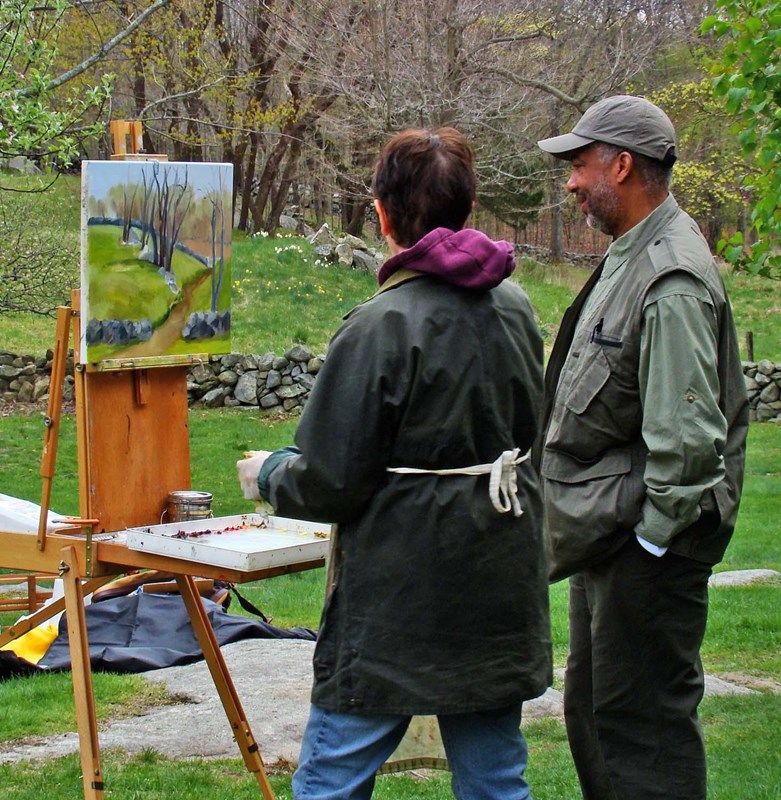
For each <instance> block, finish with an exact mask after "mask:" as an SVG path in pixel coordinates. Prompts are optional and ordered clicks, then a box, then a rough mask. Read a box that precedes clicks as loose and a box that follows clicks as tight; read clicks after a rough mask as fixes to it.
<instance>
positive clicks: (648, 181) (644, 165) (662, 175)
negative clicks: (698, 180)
mask: <svg viewBox="0 0 781 800" xmlns="http://www.w3.org/2000/svg"><path fill="white" fill-rule="evenodd" d="M593 146H594V148H595V149H596V151H597V152H598V153H599V158H600V160H601V161H602V163H603V164H604V163H607V162H608V161H611V160H612V159H614V158H615V157H616V156H617V155H618V154H619V153H623V152H627V153H629V154H630V155H631V156H632V161H633V163H634V165H635V169H636V170H637V172H638V173H639V175H640V179H641V181H642V182H643V186H644V187H645V189H646V190H647V191H648V192H650V193H652V194H658V193H662V192H669V191H670V186H671V185H672V180H673V168H672V165H670V166H668V167H666V166H665V165H664V164H662V162H661V161H658V160H657V159H655V158H649V157H648V156H644V155H643V154H642V153H636V152H635V151H634V150H630V149H629V148H628V147H619V146H618V145H616V144H608V143H607V142H594V145H593Z"/></svg>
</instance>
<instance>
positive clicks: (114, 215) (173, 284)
mask: <svg viewBox="0 0 781 800" xmlns="http://www.w3.org/2000/svg"><path fill="white" fill-rule="evenodd" d="M232 186H233V165H231V164H203V163H184V162H166V161H156V160H150V161H85V162H83V163H82V225H81V237H82V238H81V242H82V247H81V342H80V356H81V357H80V361H81V362H82V363H90V364H99V363H103V364H110V363H116V364H118V365H125V366H126V365H128V364H131V365H132V363H133V362H136V363H138V364H139V365H145V364H148V363H150V359H152V363H153V361H154V359H165V360H166V362H167V363H170V362H171V361H174V362H175V361H176V359H177V357H181V358H182V360H185V359H186V358H187V357H191V356H192V355H194V354H217V353H229V352H230V284H231V280H230V250H231V231H232Z"/></svg>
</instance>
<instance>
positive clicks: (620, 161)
mask: <svg viewBox="0 0 781 800" xmlns="http://www.w3.org/2000/svg"><path fill="white" fill-rule="evenodd" d="M613 165H614V167H613V168H614V170H615V177H616V181H617V182H618V183H623V182H624V181H626V180H627V178H629V176H630V175H631V174H632V171H633V170H634V166H635V162H634V159H633V158H632V154H631V153H628V152H627V151H626V150H624V151H623V152H621V153H619V154H618V157H617V158H616V160H615V161H614V162H613Z"/></svg>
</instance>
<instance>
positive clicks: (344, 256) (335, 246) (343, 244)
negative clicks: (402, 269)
mask: <svg viewBox="0 0 781 800" xmlns="http://www.w3.org/2000/svg"><path fill="white" fill-rule="evenodd" d="M309 243H310V244H312V245H314V253H315V255H316V256H317V257H318V258H322V259H325V260H326V261H330V262H333V263H335V264H338V265H339V266H341V267H345V268H347V269H358V270H363V271H364V272H369V273H371V274H372V275H376V274H377V272H378V271H379V269H380V267H381V266H382V263H383V261H384V260H385V256H384V255H383V254H382V253H381V252H380V251H379V250H377V249H376V248H374V247H369V245H367V244H366V242H364V241H363V239H359V238H358V237H357V236H350V235H349V234H344V235H343V236H335V235H334V234H333V233H331V230H330V228H329V227H328V225H327V224H325V225H323V226H322V227H321V228H320V229H319V230H318V231H317V232H316V233H313V234H312V235H311V236H310V237H309Z"/></svg>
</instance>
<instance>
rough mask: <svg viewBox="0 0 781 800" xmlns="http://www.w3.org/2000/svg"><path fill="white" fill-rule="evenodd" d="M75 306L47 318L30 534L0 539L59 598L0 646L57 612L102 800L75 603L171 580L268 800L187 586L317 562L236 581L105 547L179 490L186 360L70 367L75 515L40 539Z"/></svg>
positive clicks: (185, 467) (87, 781) (89, 788)
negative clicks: (46, 390) (58, 588)
mask: <svg viewBox="0 0 781 800" xmlns="http://www.w3.org/2000/svg"><path fill="white" fill-rule="evenodd" d="M79 306H80V295H79V293H78V292H74V294H73V297H72V306H71V307H70V308H68V307H64V306H63V307H60V308H59V309H58V313H57V327H56V336H55V348H54V358H53V365H52V377H51V388H50V394H49V404H48V408H47V415H46V417H45V419H44V424H45V433H44V445H43V455H42V459H41V477H42V479H43V483H42V490H41V516H40V520H39V525H38V531H37V534H32V533H16V532H10V531H2V530H0V562H1V564H0V565H2V566H3V567H6V568H9V569H16V570H25V571H28V572H35V573H45V574H50V575H53V576H54V575H59V576H60V577H61V578H62V580H63V585H64V595H65V596H64V598H60V599H59V600H57V601H55V602H53V603H51V604H50V605H48V606H46V607H45V608H43V609H41V610H39V611H37V612H35V613H34V614H32V615H31V616H30V617H28V618H27V619H25V620H24V621H22V622H20V623H17V624H16V625H14V626H12V627H11V628H9V629H8V630H7V631H6V632H4V633H3V634H2V635H0V646H2V645H4V644H6V643H8V642H10V641H13V640H14V639H16V638H18V637H19V636H22V635H23V634H24V633H27V632H28V631H30V630H32V629H33V628H34V627H36V626H37V625H39V624H40V623H41V622H44V621H46V620H47V619H50V618H51V617H53V616H54V615H55V614H57V613H59V612H60V611H62V610H63V609H64V610H65V611H66V614H67V616H66V619H67V626H68V636H69V645H70V655H71V669H72V676H73V693H74V701H75V706H76V718H77V724H78V733H79V744H80V752H81V766H82V780H83V790H84V798H85V800H103V796H104V795H103V788H104V787H103V775H102V771H101V766H100V750H99V743H98V733H97V723H96V716H95V701H94V694H93V688H92V671H91V665H90V657H89V644H88V640H87V624H86V616H85V611H84V598H85V596H86V595H87V594H89V593H90V592H93V591H95V590H96V589H98V588H99V587H100V586H102V585H103V584H105V583H107V582H108V581H109V580H111V579H113V578H114V577H116V576H117V575H121V574H124V573H126V572H128V571H132V570H137V569H155V570H162V571H165V572H170V573H172V574H174V576H175V577H176V582H177V584H178V587H179V591H180V593H181V596H182V599H183V601H184V604H185V607H186V608H187V611H188V614H189V616H190V621H191V623H192V625H193V629H194V631H195V634H196V636H197V638H198V642H199V644H200V646H201V649H202V650H203V656H204V659H205V661H206V663H207V665H208V667H209V671H210V673H211V675H212V679H213V680H214V684H215V687H216V689H217V692H218V695H219V697H220V700H221V701H222V705H223V707H224V709H225V713H226V715H227V717H228V721H229V723H230V726H231V729H232V731H233V735H234V737H235V739H236V742H237V744H238V746H239V749H240V751H241V754H242V756H243V758H244V763H245V765H246V767H247V769H248V770H249V771H250V772H252V773H253V774H254V775H255V777H256V779H257V782H258V785H259V787H260V791H261V794H262V796H263V798H264V800H274V793H273V791H272V789H271V785H270V784H269V781H268V778H267V776H266V772H265V768H264V765H263V760H262V757H261V754H260V750H259V748H258V745H257V743H256V742H255V739H254V737H253V735H252V731H251V729H250V726H249V723H248V721H247V718H246V715H245V713H244V710H243V708H242V706H241V702H240V701H239V698H238V695H237V693H236V689H235V687H234V685H233V681H232V680H231V677H230V674H229V672H228V668H227V666H226V664H225V661H224V659H223V656H222V653H221V652H220V648H219V645H218V643H217V640H216V637H215V635H214V631H213V629H212V627H211V624H210V622H209V619H208V617H207V615H206V612H205V610H204V607H203V604H202V602H201V600H200V596H199V594H198V591H197V588H196V585H195V581H194V579H193V578H192V577H191V576H192V575H193V573H197V574H198V575H199V576H200V577H203V578H213V579H222V580H228V581H231V582H234V583H242V582H246V581H255V580H259V579H263V578H269V577H273V576H276V575H282V574H286V573H290V572H297V571H300V570H305V569H312V568H314V567H320V566H322V565H323V563H324V560H323V559H322V558H319V559H317V560H313V561H308V562H304V563H298V564H279V565H277V566H275V567H269V568H264V569H258V570H254V571H252V572H244V571H240V570H237V569H232V568H225V567H216V566H212V565H208V564H203V563H198V564H197V565H196V564H195V563H193V562H190V561H188V560H186V559H182V558H175V557H170V556H161V555H156V554H153V553H148V552H141V551H136V550H130V549H129V548H128V547H127V546H126V545H125V544H124V542H123V541H122V539H121V536H117V533H116V532H123V531H124V529H126V528H128V527H133V526H143V525H150V524H152V525H153V524H156V523H158V522H159V521H160V517H161V513H162V510H163V509H164V508H165V502H166V499H167V496H168V493H169V492H170V491H174V490H179V489H187V488H189V485H190V452H189V432H188V427H187V412H188V405H187V387H186V369H187V366H188V363H190V362H191V361H197V360H199V357H198V356H178V357H175V358H174V359H173V360H171V359H168V360H166V359H145V360H143V361H140V362H139V361H136V362H121V361H119V362H117V361H115V362H114V363H113V364H111V365H110V366H109V367H108V368H106V367H105V366H104V367H101V365H94V364H86V363H82V362H81V359H79V358H78V357H76V358H74V361H75V362H76V369H75V374H74V379H75V407H76V431H77V443H78V448H77V449H78V471H79V514H80V516H79V517H78V518H70V519H68V520H65V522H66V524H67V527H65V528H64V529H63V528H57V529H56V530H53V531H49V530H48V529H47V522H48V511H49V503H50V499H51V487H52V481H53V478H54V473H55V462H56V455H57V444H58V436H59V427H60V420H61V415H62V399H63V398H62V386H63V379H64V377H65V365H66V359H67V353H68V349H69V348H68V345H69V341H70V338H71V336H72V339H73V349H74V352H75V353H76V354H78V353H79V343H80V341H81V336H80V333H81V330H80V307H79ZM161 420H165V423H164V425H161ZM163 433H164V436H165V438H164V439H163V436H162V434H163ZM112 532H113V533H112Z"/></svg>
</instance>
